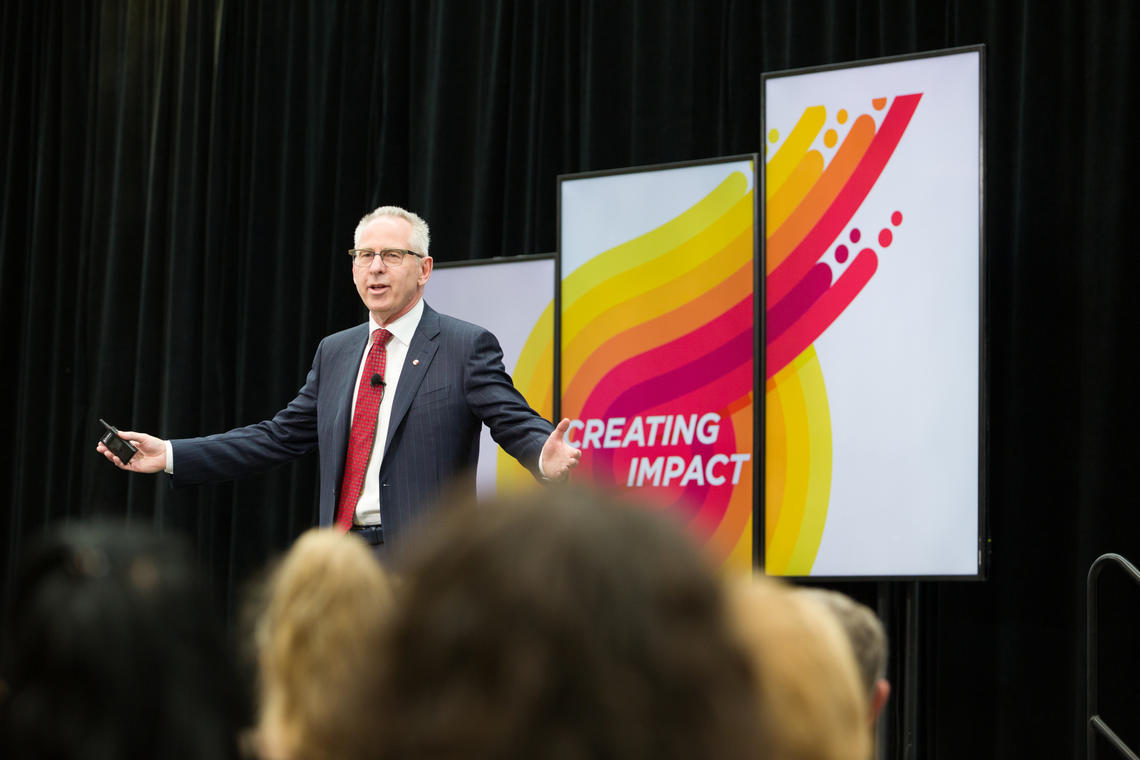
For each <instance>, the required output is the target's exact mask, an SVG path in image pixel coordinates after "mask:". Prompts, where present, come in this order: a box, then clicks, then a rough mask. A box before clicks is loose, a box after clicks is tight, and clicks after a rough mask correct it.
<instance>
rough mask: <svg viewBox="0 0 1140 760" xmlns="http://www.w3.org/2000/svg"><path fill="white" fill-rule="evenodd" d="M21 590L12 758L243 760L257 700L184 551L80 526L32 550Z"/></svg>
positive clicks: (120, 529)
mask: <svg viewBox="0 0 1140 760" xmlns="http://www.w3.org/2000/svg"><path fill="white" fill-rule="evenodd" d="M14 580H15V584H14V589H15V591H14V594H13V600H12V603H11V605H10V608H9V609H8V611H7V612H8V615H7V619H6V621H5V626H4V628H5V650H4V654H5V656H4V664H3V678H4V680H5V681H7V684H8V693H7V696H6V698H5V699H3V700H2V702H0V732H2V738H0V750H2V752H0V754H2V755H3V756H4V757H5V758H9V759H10V760H25V759H30V758H53V760H69V759H70V758H76V759H77V760H78V759H79V758H82V759H83V760H122V758H179V759H181V758H186V759H187V760H197V759H199V758H201V759H202V760H206V759H207V758H211V759H217V758H229V757H237V754H238V745H237V737H238V733H239V731H240V730H241V729H242V728H243V727H244V726H245V725H247V723H248V717H249V715H248V710H247V705H246V700H245V699H244V696H245V695H244V692H243V690H242V688H241V682H240V677H239V675H238V671H237V669H236V665H235V659H234V657H233V656H232V653H231V652H230V651H229V648H228V646H227V641H226V638H225V634H224V629H223V626H222V625H221V622H220V620H219V619H218V618H217V617H216V615H215V614H214V610H213V608H212V605H211V603H210V599H209V596H208V594H207V592H206V589H205V587H204V583H203V579H202V578H201V576H200V575H199V573H198V571H197V568H196V565H195V564H194V562H193V561H192V558H191V554H190V551H189V548H188V547H187V546H186V544H184V543H183V542H182V541H180V540H178V539H175V538H173V537H171V536H168V535H156V534H153V533H151V532H149V531H147V530H144V529H141V528H138V527H132V526H127V525H124V524H118V523H109V522H103V523H90V524H78V523H76V524H68V525H66V526H64V527H63V528H62V529H60V530H58V531H57V532H55V533H53V534H52V535H50V536H48V537H46V538H44V539H42V540H40V541H38V542H36V543H35V544H34V545H32V546H30V547H29V548H28V550H27V551H26V552H25V553H24V554H23V556H22V557H21V559H20V561H19V564H18V569H17V574H16V577H15V579H14Z"/></svg>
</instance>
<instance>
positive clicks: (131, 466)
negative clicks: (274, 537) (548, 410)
mask: <svg viewBox="0 0 1140 760" xmlns="http://www.w3.org/2000/svg"><path fill="white" fill-rule="evenodd" d="M119 437H120V438H122V439H123V440H124V441H130V442H131V443H133V444H134V445H135V447H136V448H137V449H138V453H137V454H135V455H134V456H133V457H131V461H129V462H127V463H126V464H123V461H122V460H121V459H119V458H118V457H117V456H115V455H114V454H112V453H111V451H110V449H108V448H107V447H106V446H104V445H103V442H102V441H99V443H98V444H97V445H96V446H95V450H96V451H98V452H99V453H100V454H102V455H103V456H105V457H107V459H109V460H110V461H111V463H112V464H114V465H115V466H116V467H118V468H119V469H120V470H127V471H128V472H160V471H162V470H165V469H166V441H164V440H162V439H161V438H155V437H154V436H153V435H147V434H146V433H132V432H130V431H128V430H120V431H119ZM544 451H545V450H544Z"/></svg>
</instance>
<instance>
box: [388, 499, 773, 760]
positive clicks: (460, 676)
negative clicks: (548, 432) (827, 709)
mask: <svg viewBox="0 0 1140 760" xmlns="http://www.w3.org/2000/svg"><path fill="white" fill-rule="evenodd" d="M420 537H421V540H422V543H420V544H419V546H418V547H416V548H415V549H414V550H413V553H412V556H411V558H410V561H409V563H408V564H407V573H406V575H405V578H404V582H405V585H404V587H403V589H402V595H401V604H400V605H399V606H398V612H397V615H396V618H395V620H394V624H393V626H392V627H391V629H390V632H389V639H388V648H389V650H388V652H387V655H386V657H385V658H384V662H385V666H384V667H383V676H382V687H383V688H382V689H381V692H382V695H381V700H380V703H379V704H378V705H377V710H376V714H377V716H378V719H377V733H376V747H377V756H378V757H383V758H393V759H400V760H404V759H407V760H410V759H411V758H423V757H432V758H460V757H462V758H465V760H492V759H502V760H506V759H507V758H511V759H512V760H513V759H514V758H523V757H543V758H552V759H556V760H586V759H587V758H588V759H590V760H593V759H594V758H608V759H609V760H650V758H653V759H654V760H669V759H670V758H678V759H681V758H684V759H685V760H695V759H698V758H717V759H718V760H733V759H734V758H746V757H748V758H754V757H757V756H758V751H757V747H758V740H757V736H756V729H755V725H756V723H757V720H756V716H757V708H756V701H755V693H754V683H753V681H752V680H751V674H750V670H749V662H748V660H747V658H746V656H745V654H744V652H743V650H742V648H741V647H740V646H739V644H738V643H737V640H736V639H735V638H734V636H733V634H732V633H731V632H730V631H729V629H728V624H727V620H726V614H727V613H726V609H725V600H724V596H723V590H722V588H721V585H720V584H719V582H718V580H717V578H716V577H715V574H714V572H713V570H712V569H711V566H710V565H709V564H708V563H707V562H706V560H705V558H704V557H703V556H702V555H701V554H700V552H699V550H698V549H697V548H696V547H695V546H694V545H693V544H692V543H691V542H690V541H689V539H688V538H687V536H686V535H684V533H683V532H682V529H681V528H680V527H679V526H677V525H676V524H674V523H673V521H672V520H668V519H666V518H665V517H664V516H663V515H661V514H655V513H653V512H651V511H650V510H648V509H646V508H640V507H631V506H628V505H626V504H622V503H618V502H616V501H614V499H613V498H611V497H608V496H602V495H599V494H588V493H585V492H582V491H577V490H571V489H562V488H557V489H550V490H546V491H542V492H539V493H537V495H534V494H532V495H523V496H517V497H515V498H513V499H511V500H508V501H505V502H501V503H499V504H496V505H480V506H479V507H473V506H468V507H463V508H456V509H452V510H450V511H449V512H448V513H446V514H445V516H444V517H443V518H442V520H439V521H437V522H434V523H429V524H428V526H427V527H426V530H423V531H422V532H421V534H420Z"/></svg>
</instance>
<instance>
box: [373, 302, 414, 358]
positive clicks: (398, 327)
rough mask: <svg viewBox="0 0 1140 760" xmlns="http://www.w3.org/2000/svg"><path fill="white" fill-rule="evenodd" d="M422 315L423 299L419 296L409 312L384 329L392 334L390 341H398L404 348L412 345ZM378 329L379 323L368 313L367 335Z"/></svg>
mask: <svg viewBox="0 0 1140 760" xmlns="http://www.w3.org/2000/svg"><path fill="white" fill-rule="evenodd" d="M423 315H424V299H423V296H420V297H419V299H418V300H417V301H416V305H415V306H413V307H412V309H411V311H409V312H408V313H407V314H405V315H404V316H402V317H400V318H398V319H395V320H393V321H391V322H389V323H388V325H387V327H385V328H384V329H385V330H387V331H388V332H390V333H392V340H398V341H400V342H401V343H403V344H404V345H405V346H410V345H412V336H413V335H415V334H416V328H417V327H419V326H420V318H421V317H422V316H423ZM379 329H380V323H379V322H377V321H376V317H374V316H372V314H371V312H370V313H369V314H368V334H369V335H371V334H372V333H374V332H376V331H377V330H379Z"/></svg>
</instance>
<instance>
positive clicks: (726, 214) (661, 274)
mask: <svg viewBox="0 0 1140 760" xmlns="http://www.w3.org/2000/svg"><path fill="white" fill-rule="evenodd" d="M751 222H752V194H751V193H746V194H745V195H744V196H743V197H741V198H739V200H738V201H737V203H736V204H735V205H734V206H732V207H731V208H728V209H726V210H724V211H723V213H722V215H721V216H719V217H717V218H716V219H714V220H711V224H709V225H707V226H705V227H704V228H703V229H702V230H701V231H699V232H698V233H697V234H696V235H695V236H691V237H689V239H687V240H685V241H684V242H683V243H682V244H681V245H679V246H677V247H675V248H674V249H672V250H670V251H667V252H665V253H664V254H663V255H661V256H659V257H658V258H657V259H656V260H654V261H651V262H650V263H647V264H642V265H640V266H638V267H635V268H634V269H630V270H628V271H625V272H623V273H621V274H617V275H615V276H614V277H613V278H612V279H611V280H608V281H606V282H604V283H601V284H599V285H598V286H597V287H595V288H594V289H593V290H591V291H590V292H589V293H585V294H583V295H581V296H580V297H579V298H578V300H577V302H576V303H574V304H573V305H567V304H566V303H565V302H564V303H563V316H562V343H563V350H562V362H563V364H562V366H563V367H564V368H566V374H565V375H564V379H567V378H569V377H570V376H571V375H572V374H573V373H574V372H575V371H576V370H577V369H578V368H579V367H580V366H582V364H583V363H584V362H585V361H586V360H587V358H588V357H589V356H590V355H591V354H592V353H593V352H594V351H595V350H597V348H598V347H599V346H601V345H602V344H604V343H605V342H606V341H608V340H609V339H611V338H613V337H614V336H615V335H617V334H619V333H621V332H623V331H625V330H628V329H630V328H631V327H633V326H634V325H635V324H636V323H638V322H644V321H649V320H652V319H655V318H657V317H659V316H661V315H663V314H667V313H669V312H671V311H673V310H675V309H678V308H680V307H681V306H683V305H684V304H685V303H687V302H688V301H689V300H690V299H692V298H693V295H694V294H695V293H702V292H704V291H706V290H708V289H709V288H711V287H713V286H714V285H715V284H716V283H718V282H720V281H722V280H724V279H725V278H727V277H729V276H730V275H731V274H732V273H733V272H735V271H736V270H738V269H739V268H740V267H741V266H742V265H743V264H745V263H747V262H748V261H750V260H751V258H752V249H753V244H752V236H751V233H750V232H749V234H747V235H745V234H744V233H745V232H747V231H749V230H750V229H751V226H750V225H751ZM643 239H644V238H643ZM626 248H627V246H621V247H620V249H626ZM620 249H618V248H615V249H612V251H611V252H609V254H615V255H616V252H617V251H619V250H620ZM609 254H607V255H609Z"/></svg>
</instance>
